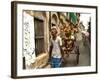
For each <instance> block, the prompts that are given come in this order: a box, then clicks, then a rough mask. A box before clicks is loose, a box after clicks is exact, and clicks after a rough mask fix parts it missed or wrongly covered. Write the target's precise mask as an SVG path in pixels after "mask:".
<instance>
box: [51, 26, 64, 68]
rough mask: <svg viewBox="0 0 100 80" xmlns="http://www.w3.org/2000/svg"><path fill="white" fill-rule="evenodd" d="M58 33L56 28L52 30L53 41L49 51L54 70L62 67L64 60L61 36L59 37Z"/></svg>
mask: <svg viewBox="0 0 100 80" xmlns="http://www.w3.org/2000/svg"><path fill="white" fill-rule="evenodd" d="M57 33H58V31H57V28H56V26H53V27H52V28H51V39H50V50H49V58H50V62H51V67H52V68H58V67H60V66H61V61H62V58H63V51H62V48H61V47H62V40H61V38H60V36H58V35H57Z"/></svg>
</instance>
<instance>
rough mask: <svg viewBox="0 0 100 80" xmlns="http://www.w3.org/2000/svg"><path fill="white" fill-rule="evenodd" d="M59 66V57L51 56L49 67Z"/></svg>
mask: <svg viewBox="0 0 100 80" xmlns="http://www.w3.org/2000/svg"><path fill="white" fill-rule="evenodd" d="M60 66H61V58H54V57H52V58H51V67H52V68H59V67H60Z"/></svg>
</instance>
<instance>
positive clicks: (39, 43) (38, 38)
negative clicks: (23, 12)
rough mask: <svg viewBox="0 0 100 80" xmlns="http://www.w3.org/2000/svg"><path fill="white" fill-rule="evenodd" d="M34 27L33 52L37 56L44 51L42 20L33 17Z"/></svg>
mask: <svg viewBox="0 0 100 80" xmlns="http://www.w3.org/2000/svg"><path fill="white" fill-rule="evenodd" d="M34 27H35V53H36V56H38V55H39V54H41V53H44V52H45V48H44V21H43V20H40V19H38V18H34Z"/></svg>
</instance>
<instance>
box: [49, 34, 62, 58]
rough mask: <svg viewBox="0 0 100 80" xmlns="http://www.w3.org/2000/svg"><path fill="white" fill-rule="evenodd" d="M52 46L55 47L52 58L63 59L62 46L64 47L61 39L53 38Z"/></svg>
mask: <svg viewBox="0 0 100 80" xmlns="http://www.w3.org/2000/svg"><path fill="white" fill-rule="evenodd" d="M50 45H53V49H52V57H54V58H61V50H60V46H62V40H61V38H60V37H59V36H57V37H56V39H55V40H53V39H52V38H51V40H50Z"/></svg>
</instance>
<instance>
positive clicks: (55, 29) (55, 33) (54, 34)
mask: <svg viewBox="0 0 100 80" xmlns="http://www.w3.org/2000/svg"><path fill="white" fill-rule="evenodd" d="M51 35H52V36H54V37H55V36H57V28H56V26H54V27H52V28H51Z"/></svg>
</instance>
